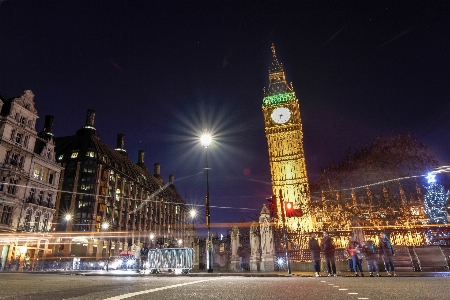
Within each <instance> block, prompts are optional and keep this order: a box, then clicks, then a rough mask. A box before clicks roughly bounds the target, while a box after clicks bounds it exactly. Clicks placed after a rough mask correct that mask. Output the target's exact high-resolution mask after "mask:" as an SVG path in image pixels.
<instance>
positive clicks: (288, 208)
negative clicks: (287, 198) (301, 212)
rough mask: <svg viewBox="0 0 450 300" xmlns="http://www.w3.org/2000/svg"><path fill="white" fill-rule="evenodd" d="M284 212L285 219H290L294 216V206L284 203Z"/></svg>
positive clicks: (290, 203)
mask: <svg viewBox="0 0 450 300" xmlns="http://www.w3.org/2000/svg"><path fill="white" fill-rule="evenodd" d="M284 211H285V212H286V218H292V217H293V216H294V204H293V203H292V202H285V204H284Z"/></svg>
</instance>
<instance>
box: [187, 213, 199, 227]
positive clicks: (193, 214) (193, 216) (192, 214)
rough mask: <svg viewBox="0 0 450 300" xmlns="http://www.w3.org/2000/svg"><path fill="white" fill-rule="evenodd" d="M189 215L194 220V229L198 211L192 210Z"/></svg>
mask: <svg viewBox="0 0 450 300" xmlns="http://www.w3.org/2000/svg"><path fill="white" fill-rule="evenodd" d="M189 215H190V216H191V220H192V227H194V219H195V217H196V216H197V211H196V210H195V209H191V210H190V211H189Z"/></svg>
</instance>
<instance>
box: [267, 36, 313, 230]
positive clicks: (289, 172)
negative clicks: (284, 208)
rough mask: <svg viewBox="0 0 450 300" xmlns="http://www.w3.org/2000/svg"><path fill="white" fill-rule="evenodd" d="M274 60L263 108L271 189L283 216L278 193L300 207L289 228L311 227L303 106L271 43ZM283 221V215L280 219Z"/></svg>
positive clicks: (309, 228) (305, 228)
mask: <svg viewBox="0 0 450 300" xmlns="http://www.w3.org/2000/svg"><path fill="white" fill-rule="evenodd" d="M272 53H273V61H272V65H271V67H270V69H269V88H268V89H267V90H266V89H264V100H263V105H262V110H263V114H264V124H265V131H266V137H267V144H268V146H269V147H268V148H269V161H270V173H271V176H272V192H273V194H274V195H277V199H278V201H277V206H278V207H277V210H278V215H279V216H281V206H280V201H279V195H280V194H281V195H282V196H283V200H284V201H285V202H293V203H294V207H295V208H301V209H302V210H303V212H304V215H303V217H293V218H287V219H286V224H287V228H289V229H291V230H295V229H297V227H298V226H300V227H301V228H300V229H301V230H302V231H310V230H312V229H313V228H312V222H311V216H310V214H309V205H310V194H309V185H308V178H307V175H306V164H305V153H304V151H303V131H302V121H301V118H300V107H299V103H298V99H297V97H296V96H295V92H294V88H293V87H292V83H291V84H290V85H288V84H287V82H286V77H285V74H284V68H283V65H282V64H280V63H279V62H278V59H277V56H276V53H275V46H274V45H273V44H272ZM279 224H281V218H280V219H279Z"/></svg>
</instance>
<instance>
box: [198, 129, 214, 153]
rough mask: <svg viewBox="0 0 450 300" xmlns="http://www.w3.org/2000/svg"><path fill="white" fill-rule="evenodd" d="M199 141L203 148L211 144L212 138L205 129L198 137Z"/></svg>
mask: <svg viewBox="0 0 450 300" xmlns="http://www.w3.org/2000/svg"><path fill="white" fill-rule="evenodd" d="M200 141H201V142H202V146H203V147H205V148H208V146H209V145H210V144H211V141H212V137H211V135H210V134H209V133H208V132H207V131H206V129H205V130H204V131H203V134H202V136H201V137H200Z"/></svg>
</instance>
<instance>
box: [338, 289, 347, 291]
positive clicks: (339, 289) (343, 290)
mask: <svg viewBox="0 0 450 300" xmlns="http://www.w3.org/2000/svg"><path fill="white" fill-rule="evenodd" d="M339 290H340V291H346V290H347V289H339Z"/></svg>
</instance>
